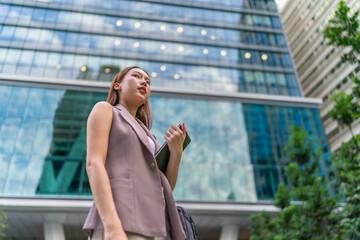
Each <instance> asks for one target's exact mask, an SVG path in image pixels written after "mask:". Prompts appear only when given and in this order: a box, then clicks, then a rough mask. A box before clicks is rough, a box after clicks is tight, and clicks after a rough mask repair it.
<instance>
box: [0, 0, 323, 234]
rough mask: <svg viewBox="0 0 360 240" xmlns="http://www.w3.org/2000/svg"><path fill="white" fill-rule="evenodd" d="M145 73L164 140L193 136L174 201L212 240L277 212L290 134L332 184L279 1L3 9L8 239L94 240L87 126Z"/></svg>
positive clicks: (18, 1) (0, 91) (44, 0)
mask: <svg viewBox="0 0 360 240" xmlns="http://www.w3.org/2000/svg"><path fill="white" fill-rule="evenodd" d="M132 65H138V66H141V67H142V68H144V69H146V70H147V71H148V72H149V74H150V77H151V82H152V83H151V88H152V96H151V97H150V103H151V106H152V110H153V115H154V124H153V128H152V129H151V131H152V133H153V134H154V135H155V136H156V137H157V139H158V140H159V142H160V143H163V142H164V139H163V135H164V133H165V131H166V130H167V129H168V127H169V126H170V125H171V124H178V123H180V122H182V121H184V122H185V124H186V127H187V130H188V132H189V134H190V136H191V137H192V143H191V144H190V145H189V147H188V148H187V149H186V150H185V152H184V154H183V158H182V162H181V165H180V170H179V176H178V181H177V185H176V188H175V190H174V192H173V194H174V197H175V199H176V200H177V201H178V203H179V204H181V205H183V206H185V207H186V208H188V209H189V210H190V212H191V213H192V214H193V216H194V219H195V222H196V224H197V227H198V232H199V238H200V239H218V238H221V239H238V238H239V239H248V237H249V231H248V227H249V224H250V222H249V220H248V216H249V215H250V214H252V213H256V212H259V211H260V210H266V211H269V212H276V209H275V208H274V207H273V206H272V205H271V204H270V203H269V202H268V200H270V199H271V198H272V197H273V196H274V193H275V192H276V187H277V184H278V183H279V182H281V181H285V178H284V166H285V165H286V164H287V163H288V159H287V158H286V156H285V153H284V150H283V147H284V146H285V143H286V141H287V139H288V136H289V131H290V126H293V125H296V126H302V128H303V129H304V130H306V131H307V132H309V134H310V136H311V138H312V139H313V140H314V145H315V146H316V147H320V148H321V149H322V150H323V151H322V152H323V155H322V161H321V172H322V174H323V175H324V176H325V177H328V167H327V166H328V163H327V157H328V144H327V139H326V136H325V135H324V131H323V128H322V125H321V123H320V118H319V115H318V110H317V108H318V107H319V105H320V103H321V100H318V99H308V98H304V97H303V96H302V91H301V87H300V86H299V81H298V79H297V75H296V71H295V69H294V66H293V62H292V58H291V55H290V52H289V48H288V45H287V42H286V38H285V35H284V31H283V29H282V24H281V21H280V17H279V14H278V12H277V9H276V5H275V3H274V1H273V0H264V1H258V0H256V1H255V0H248V1H220V0H203V1H195V0H194V1H166V0H149V1H147V0H146V1H145V0H143V1H140V0H139V1H138V0H133V1H122V0H121V1H120V0H106V1H95V0H93V1H85V0H84V1H65V0H37V1H31V2H30V1H22V0H0V84H1V85H0V131H1V132H0V143H1V144H0V169H2V170H1V171H0V204H3V205H4V210H5V212H6V213H7V215H8V217H9V228H8V229H7V230H6V234H7V235H8V236H11V237H14V239H16V238H21V239H24V238H38V239H43V238H44V237H45V239H51V235H52V234H55V235H58V236H66V238H69V239H84V237H85V235H84V234H83V233H82V231H81V226H82V223H83V221H84V219H85V217H86V214H87V211H88V209H89V207H90V204H91V201H92V198H91V191H90V188H89V184H88V179H87V175H86V172H85V167H84V166H85V165H84V164H85V157H86V149H85V138H86V119H87V116H88V114H89V112H90V110H91V108H92V106H93V105H94V104H95V103H96V102H98V101H102V100H106V92H107V91H108V89H109V86H110V81H111V80H112V78H113V77H114V75H115V74H116V73H117V72H118V71H119V70H120V69H122V68H124V67H127V66H132ZM144 197H146V196H144Z"/></svg>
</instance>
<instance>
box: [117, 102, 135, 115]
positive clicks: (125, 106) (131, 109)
mask: <svg viewBox="0 0 360 240" xmlns="http://www.w3.org/2000/svg"><path fill="white" fill-rule="evenodd" d="M119 104H121V105H122V106H124V108H126V110H128V112H129V113H130V114H131V116H133V117H134V118H136V112H137V110H138V107H136V106H131V105H130V106H129V105H127V104H126V103H123V102H119Z"/></svg>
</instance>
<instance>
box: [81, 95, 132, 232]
mask: <svg viewBox="0 0 360 240" xmlns="http://www.w3.org/2000/svg"><path fill="white" fill-rule="evenodd" d="M111 122H112V106H111V105H110V104H109V103H107V102H99V103H97V104H95V106H94V108H93V109H92V111H91V113H90V115H89V118H88V121H87V136H86V149H87V155H86V172H87V174H88V176H89V182H90V187H91V191H92V194H93V196H94V201H95V205H96V207H97V210H98V212H99V215H100V218H101V220H102V222H103V224H104V228H105V229H104V230H105V239H127V238H126V235H125V232H124V230H123V228H122V225H121V221H120V219H119V216H118V215H117V212H116V209H115V204H114V200H113V196H112V192H111V188H110V181H109V177H108V175H107V172H106V169H105V160H106V155H107V150H108V139H109V133H110V128H111Z"/></svg>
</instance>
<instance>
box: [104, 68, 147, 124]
mask: <svg viewBox="0 0 360 240" xmlns="http://www.w3.org/2000/svg"><path fill="white" fill-rule="evenodd" d="M134 68H139V69H141V68H140V67H138V66H132V67H127V68H125V69H123V70H122V71H120V72H119V73H118V74H116V76H115V77H114V79H113V81H112V83H111V86H110V89H109V93H108V97H107V99H106V101H107V102H108V103H110V104H111V105H113V106H115V105H116V104H118V103H119V94H118V92H117V91H116V90H115V89H114V86H115V83H121V81H122V80H123V79H124V77H125V75H126V74H127V73H128V72H129V71H130V70H131V69H134ZM141 70H143V69H141ZM143 71H144V72H146V71H145V70H143ZM146 74H148V73H147V72H146ZM148 75H149V74H148ZM135 117H136V118H138V119H139V120H140V121H141V122H142V123H144V125H145V126H146V127H147V128H148V129H149V130H150V129H151V126H152V112H151V109H150V104H149V101H148V100H147V101H146V102H145V103H144V104H143V105H141V106H140V107H139V108H138V110H137V111H136V116H135Z"/></svg>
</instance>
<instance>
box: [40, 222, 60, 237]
mask: <svg viewBox="0 0 360 240" xmlns="http://www.w3.org/2000/svg"><path fill="white" fill-rule="evenodd" d="M44 237H45V240H65V232H64V227H63V225H62V224H61V223H55V222H45V223H44Z"/></svg>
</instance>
